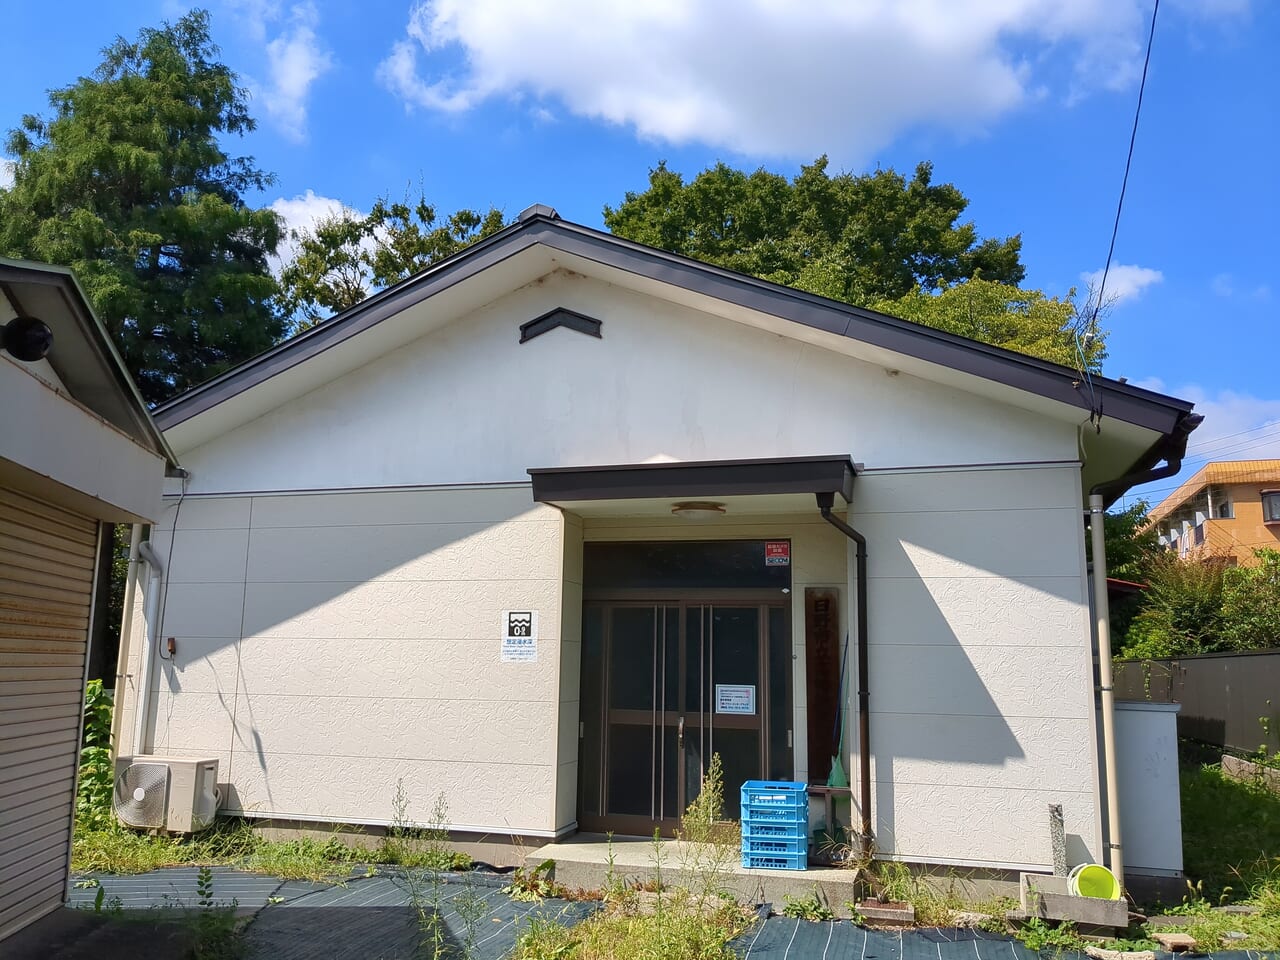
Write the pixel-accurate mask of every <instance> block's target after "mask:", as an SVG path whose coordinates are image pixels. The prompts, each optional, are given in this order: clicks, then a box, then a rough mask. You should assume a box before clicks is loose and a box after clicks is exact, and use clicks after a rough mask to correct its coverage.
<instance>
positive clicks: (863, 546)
mask: <svg viewBox="0 0 1280 960" xmlns="http://www.w3.org/2000/svg"><path fill="white" fill-rule="evenodd" d="M817 498H818V512H819V513H820V514H822V519H823V520H825V521H827V523H829V524H831V525H832V526H833V527H835V528H836V529H837V530H839V531H840V532H841V533H843V534H844V535H845V536H846V537H848V538H849V539H850V540H852V541H853V542H854V545H855V548H856V550H855V552H856V555H857V568H858V569H857V604H858V625H857V631H856V633H857V642H858V806H859V807H860V808H861V811H860V812H861V814H862V823H861V825H860V826H859V833H860V834H861V835H862V855H863V857H864V858H866V859H870V857H871V691H870V689H869V688H868V686H867V672H868V669H869V668H868V659H869V658H868V656H867V538H866V537H864V536H863V535H862V534H860V533H859V532H858V531H857V530H855V529H853V527H851V526H849V524H847V523H845V522H844V521H843V520H841V519H840V518H839V517H837V516H836V515H835V514H833V513H832V512H831V508H832V506H833V505H834V504H835V499H836V495H835V494H834V493H819V494H817Z"/></svg>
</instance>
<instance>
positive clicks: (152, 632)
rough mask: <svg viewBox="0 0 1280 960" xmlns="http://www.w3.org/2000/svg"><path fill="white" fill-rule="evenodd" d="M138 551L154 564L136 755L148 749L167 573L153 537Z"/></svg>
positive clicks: (137, 711) (136, 725) (135, 726)
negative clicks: (153, 667)
mask: <svg viewBox="0 0 1280 960" xmlns="http://www.w3.org/2000/svg"><path fill="white" fill-rule="evenodd" d="M138 555H139V556H140V557H141V558H142V559H143V560H144V561H145V562H146V564H147V565H148V566H149V567H151V579H150V581H149V582H148V583H147V597H146V601H145V605H144V606H143V617H144V618H145V622H146V623H145V629H144V630H143V637H144V643H143V647H142V650H141V651H140V657H139V662H138V704H137V707H136V709H135V711H134V718H133V753H134V756H138V755H140V754H145V753H146V752H147V742H146V735H147V714H148V713H150V712H151V662H152V654H153V651H154V649H155V645H156V643H157V642H159V631H160V624H159V623H158V622H157V621H158V620H159V619H160V579H161V578H162V577H163V576H164V564H163V563H161V562H160V558H159V557H158V556H157V555H156V552H155V549H154V548H153V547H152V546H151V543H150V541H148V540H144V541H142V542H141V543H139V544H138Z"/></svg>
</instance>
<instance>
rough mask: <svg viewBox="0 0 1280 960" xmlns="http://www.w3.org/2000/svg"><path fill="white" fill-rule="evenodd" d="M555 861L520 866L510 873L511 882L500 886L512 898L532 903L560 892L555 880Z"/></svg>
mask: <svg viewBox="0 0 1280 960" xmlns="http://www.w3.org/2000/svg"><path fill="white" fill-rule="evenodd" d="M555 872H556V862H555V861H554V860H543V861H542V862H541V863H540V864H538V865H537V866H536V867H520V868H518V869H517V870H516V871H515V873H513V874H512V875H511V882H510V883H509V884H507V885H506V886H505V887H503V888H502V892H503V893H505V894H506V895H507V896H508V897H510V898H511V899H512V900H520V901H522V902H524V903H533V902H536V901H538V900H543V899H546V898H547V897H555V896H558V895H559V893H560V890H561V888H560V885H559V884H558V883H556V880H555Z"/></svg>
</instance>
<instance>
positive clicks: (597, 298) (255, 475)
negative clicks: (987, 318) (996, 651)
mask: <svg viewBox="0 0 1280 960" xmlns="http://www.w3.org/2000/svg"><path fill="white" fill-rule="evenodd" d="M556 306H566V307H569V308H571V309H574V310H577V311H579V312H581V313H585V314H588V315H590V316H594V317H597V318H599V319H600V320H601V321H602V322H603V328H602V334H603V337H602V339H599V340H597V339H595V338H592V337H587V336H584V335H583V334H580V333H576V332H574V331H571V330H566V329H558V330H553V331H551V332H550V333H547V334H544V335H542V336H540V337H538V338H536V339H534V340H531V341H529V342H528V343H525V344H521V343H519V342H518V340H519V325H520V324H521V323H524V322H525V321H527V320H530V319H532V318H533V317H536V316H538V315H540V314H542V313H545V312H546V311H548V310H550V309H552V308H554V307H556ZM1080 419H1083V418H1080ZM321 438H323V440H321ZM845 452H849V453H852V454H853V456H854V458H855V459H856V460H859V461H862V462H865V463H867V464H868V465H876V466H906V465H919V464H926V465H936V464H946V463H975V462H1002V461H1010V460H1013V461H1040V460H1075V459H1077V457H1078V452H1077V445H1076V432H1075V427H1074V425H1073V424H1071V423H1067V422H1055V421H1050V420H1047V419H1045V418H1044V417H1038V416H1034V415H1033V414H1031V413H1028V412H1027V411H1025V410H1020V409H1016V408H1013V407H1009V406H1006V405H1003V404H998V403H996V402H994V401H991V400H987V399H985V398H979V397H977V396H974V395H973V394H967V393H963V392H961V391H958V390H955V389H952V388H947V387H942V386H939V385H937V384H933V383H930V382H928V381H925V380H921V379H919V378H916V377H911V376H908V375H907V374H897V375H891V374H890V373H889V372H887V371H886V369H885V368H883V367H880V366H876V365H873V364H868V363H864V362H861V361H857V360H852V359H850V358H848V357H844V356H839V355H836V354H833V353H831V352H829V351H826V350H823V349H821V348H817V347H813V346H808V345H805V344H802V343H799V342H798V341H795V340H790V339H787V338H784V337H780V336H777V335H775V334H771V333H766V332H764V331H761V330H758V329H756V328H753V327H748V326H745V325H743V324H739V323H735V322H733V321H731V320H726V319H723V318H721V317H715V316H711V315H708V314H704V313H696V312H694V311H691V310H688V309H685V308H681V307H677V306H675V305H672V304H669V303H665V302H663V301H658V300H654V299H651V298H646V297H641V296H639V295H637V294H634V293H630V292H628V291H623V290H620V289H618V288H616V287H612V286H610V285H608V284H604V283H600V282H598V281H594V280H586V279H585V278H574V277H565V276H559V275H557V276H552V277H549V278H548V279H547V280H546V281H545V282H543V283H539V284H534V285H532V286H529V287H526V288H524V289H522V290H519V291H516V292H515V293H513V294H510V295H508V296H506V297H504V298H502V299H500V300H498V301H496V302H495V303H493V304H491V305H490V306H489V307H486V308H485V309H483V310H481V311H479V312H477V313H475V314H473V315H472V316H469V317H467V318H466V319H464V320H461V321H459V322H457V323H454V324H452V325H451V326H448V327H446V328H444V329H442V330H439V331H437V332H435V333H432V334H429V335H427V336H425V337H423V338H422V339H420V340H418V341H416V342H415V343H413V344H410V345H409V346H407V347H404V348H402V349H400V350H397V351H396V352H395V353H394V354H392V355H388V356H385V357H383V358H381V359H380V360H378V361H376V362H374V363H372V364H369V365H367V366H365V367H363V368H361V369H359V370H357V371H355V372H353V373H351V374H350V375H348V376H345V377H342V378H341V379H339V380H336V381H334V382H332V383H329V384H327V385H326V386H324V387H322V388H320V389H318V390H315V391H313V392H311V393H310V394H307V395H306V396H304V397H302V398H301V399H299V400H297V401H294V402H292V403H288V404H285V405H284V406H281V407H279V408H277V409H275V410H273V411H272V412H270V413H268V414H267V415H265V416H263V417H260V418H258V419H257V420H254V421H252V422H250V423H248V424H246V425H244V426H243V427H241V428H239V429H237V430H234V431H232V432H231V433H228V434H225V435H223V436H221V437H219V438H218V439H216V440H214V441H211V442H209V443H207V444H205V445H203V446H201V447H199V448H197V449H195V450H182V449H180V450H179V453H180V454H181V456H182V462H183V466H185V467H187V468H188V469H189V470H191V472H192V484H191V488H190V489H191V491H192V492H194V493H204V492H209V493H220V492H227V491H259V490H299V489H330V488H334V487H383V486H399V485H417V484H438V483H472V482H476V483H487V482H493V481H504V482H509V481H518V482H524V481H526V480H527V474H526V473H525V471H526V470H527V469H528V468H529V467H540V466H555V465H558V464H573V465H583V464H596V463H636V462H641V461H645V460H650V459H653V458H656V457H670V458H675V459H682V460H704V459H706V460H714V459H731V458H741V457H784V456H803V455H820V454H830V453H845Z"/></svg>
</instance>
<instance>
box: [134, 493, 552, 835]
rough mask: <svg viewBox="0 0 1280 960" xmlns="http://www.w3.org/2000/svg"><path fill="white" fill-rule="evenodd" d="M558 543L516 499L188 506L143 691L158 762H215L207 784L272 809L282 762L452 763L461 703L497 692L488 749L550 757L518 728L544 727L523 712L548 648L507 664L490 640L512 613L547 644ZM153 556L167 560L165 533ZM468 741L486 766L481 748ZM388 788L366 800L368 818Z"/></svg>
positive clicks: (462, 718)
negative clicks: (538, 628)
mask: <svg viewBox="0 0 1280 960" xmlns="http://www.w3.org/2000/svg"><path fill="white" fill-rule="evenodd" d="M167 506H168V509H167V515H168V522H169V523H172V522H173V520H172V518H173V516H174V512H175V511H174V509H173V507H174V504H173V503H169V504H168V505H167ZM560 530H561V524H560V521H559V515H558V514H556V513H554V512H553V511H551V510H549V509H548V508H542V507H539V506H537V505H535V504H533V503H532V502H531V501H530V499H529V493H528V490H527V489H501V490H497V491H490V492H488V493H486V494H483V495H481V494H479V493H478V492H476V491H426V492H394V493H364V494H350V495H334V494H316V495H298V494H295V495H291V496H275V497H272V496H262V497H244V498H235V499H232V498H225V499H219V500H214V499H207V500H206V499H200V498H188V499H187V500H186V501H185V502H184V504H183V506H182V509H181V513H180V514H179V517H178V532H177V536H176V538H174V539H173V543H172V555H171V556H170V558H169V563H168V568H169V576H168V578H167V583H166V602H165V606H164V611H163V619H162V621H161V629H160V631H159V636H160V637H162V638H164V637H170V636H171V637H174V638H175V640H176V643H177V653H176V654H175V655H174V657H173V658H172V659H166V658H163V657H162V658H161V659H160V662H159V665H158V667H157V668H156V673H155V674H154V675H153V677H152V688H153V690H158V696H157V698H156V733H155V738H154V745H155V749H156V750H157V752H165V753H169V754H171V755H172V754H180V753H190V752H193V751H198V752H201V753H203V752H213V753H216V754H220V755H221V757H222V759H223V762H224V764H225V767H224V769H223V770H222V771H221V774H222V778H223V779H225V780H228V781H232V782H235V783H236V784H237V786H243V785H244V783H246V782H248V783H251V784H252V790H251V791H250V792H251V793H252V794H253V797H252V800H251V801H250V802H254V803H265V804H268V805H270V806H271V808H272V809H275V806H276V799H277V797H276V794H277V793H278V792H279V789H281V788H283V787H285V783H284V781H280V782H279V783H274V784H273V780H275V779H277V778H275V777H273V776H272V767H273V765H278V761H279V759H280V758H281V757H282V756H284V755H290V756H291V757H293V758H303V757H315V758H320V757H322V756H332V757H338V758H341V757H343V756H346V757H348V758H351V759H352V761H353V762H355V761H361V760H367V759H372V758H379V757H380V758H385V759H388V760H393V761H395V760H405V761H423V760H424V759H425V760H434V761H438V762H441V763H447V762H450V761H456V760H458V759H466V758H465V757H461V756H459V755H458V752H459V750H464V748H467V747H468V746H469V744H468V741H467V739H466V738H461V739H460V737H459V736H458V735H456V734H454V735H449V736H444V735H443V734H444V733H446V732H448V731H451V730H454V731H463V730H470V729H472V728H473V726H474V722H473V717H472V716H471V715H470V713H469V712H468V711H469V707H468V704H469V703H471V702H473V701H469V700H467V699H466V698H467V697H469V696H471V697H477V696H490V695H491V694H490V693H486V692H485V691H491V690H495V689H499V688H500V689H501V690H502V692H503V696H504V698H505V699H506V700H508V701H509V702H507V703H506V704H504V705H503V706H502V707H501V708H500V709H499V710H498V713H499V714H501V720H502V726H503V727H504V728H505V729H504V730H503V731H502V740H501V742H499V743H496V744H495V745H494V749H500V750H502V751H503V755H504V756H505V755H506V754H508V753H509V754H511V755H512V759H515V760H519V759H520V757H519V752H520V751H521V750H524V749H526V748H527V756H531V757H534V758H536V757H537V756H538V755H539V754H540V753H547V752H548V749H547V748H546V747H545V745H540V744H536V743H534V742H533V741H534V740H535V739H538V737H539V734H540V733H541V732H542V731H543V730H545V723H544V722H539V723H533V722H531V720H533V719H538V720H539V721H542V720H544V719H545V718H543V717H542V716H541V714H538V715H537V717H536V718H535V717H534V716H532V714H535V713H537V710H531V709H528V708H526V705H533V706H534V707H537V708H538V709H541V705H538V704H537V703H536V701H545V700H546V697H547V695H546V690H547V689H548V686H549V685H550V689H555V687H554V684H553V679H552V678H554V675H555V667H556V662H557V660H558V643H554V644H553V643H548V644H547V645H546V646H545V647H544V649H543V651H542V652H541V653H542V655H541V656H540V657H539V662H538V663H536V664H507V663H501V662H499V659H498V647H497V643H496V641H497V640H498V638H499V636H500V612H501V610H503V609H506V608H508V607H510V606H512V605H518V606H528V607H530V608H531V609H540V610H542V611H543V618H544V619H543V625H542V630H543V636H544V638H546V637H549V636H554V637H555V638H556V639H557V640H558V637H559V624H558V617H557V616H556V615H555V614H556V612H557V611H558V609H559V606H560V603H561V594H562V590H563V579H564V570H563V566H564V561H563V556H562V546H561V544H562V541H561V534H560ZM154 539H155V543H156V548H157V550H158V551H159V553H160V555H161V557H162V558H164V557H166V556H169V551H170V542H169V541H170V537H169V536H168V535H167V532H166V531H164V530H158V531H157V532H156V533H155V535H154ZM495 570H497V571H502V572H501V573H500V574H496V575H495ZM506 571H512V572H511V573H507V572H506ZM486 641H488V642H486ZM428 644H429V646H428ZM161 648H162V649H163V640H162V643H161ZM450 696H452V697H456V698H457V699H456V700H442V699H440V698H442V697H450ZM474 712H475V711H474V710H472V711H471V713H474ZM433 732H434V733H437V734H442V735H441V736H437V737H432V736H430V735H429V734H430V733H433ZM551 739H552V741H553V743H552V745H551V746H552V748H554V737H553V738H551ZM471 740H472V741H473V743H474V741H477V740H478V741H480V742H478V743H474V746H475V748H476V749H477V750H479V751H480V752H481V754H482V755H483V751H484V750H485V747H486V743H485V742H484V741H485V737H484V735H483V733H481V734H478V735H477V736H476V737H472V738H471ZM504 745H505V746H504ZM246 760H247V761H248V763H249V767H248V768H246V767H245V766H244V763H245V761H246ZM496 767H497V764H495V768H496ZM290 776H292V774H290ZM495 783H496V781H495ZM394 787H395V784H394V783H391V784H379V785H378V786H377V794H378V797H379V800H380V803H379V805H380V806H381V805H385V799H386V797H389V796H390V794H391V792H392V791H393V790H394ZM417 799H420V800H421V801H422V802H424V803H428V802H429V801H430V796H427V795H423V796H420V797H418V798H417ZM232 800H233V802H234V800H235V798H234V797H233V798H232ZM282 802H288V801H282ZM298 812H303V811H298Z"/></svg>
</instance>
